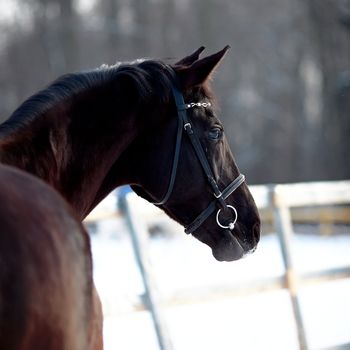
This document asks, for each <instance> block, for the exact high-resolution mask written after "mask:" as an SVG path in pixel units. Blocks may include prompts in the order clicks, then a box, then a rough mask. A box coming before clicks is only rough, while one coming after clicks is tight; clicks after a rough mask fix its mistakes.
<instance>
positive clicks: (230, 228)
mask: <svg viewBox="0 0 350 350" xmlns="http://www.w3.org/2000/svg"><path fill="white" fill-rule="evenodd" d="M227 208H229V209H231V210H232V211H233V213H234V220H233V221H231V222H230V223H229V224H227V225H223V224H222V223H221V222H220V218H219V215H220V212H221V210H222V209H219V210H218V212H217V213H216V223H217V224H218V225H219V226H220V227H221V228H228V229H229V230H231V231H232V230H233V229H234V228H235V224H236V222H237V219H238V214H237V210H236V209H235V208H234V207H233V206H232V205H227Z"/></svg>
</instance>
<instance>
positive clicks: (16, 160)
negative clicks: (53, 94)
mask: <svg viewBox="0 0 350 350" xmlns="http://www.w3.org/2000/svg"><path fill="white" fill-rule="evenodd" d="M107 95H108V93H106V92H105V94H104V96H107ZM84 96H85V98H83V99H82V100H80V101H79V105H80V107H79V106H78V105H76V104H71V103H69V102H68V103H65V104H63V105H62V106H60V108H51V109H50V110H48V111H46V112H44V113H42V114H40V115H38V116H36V118H34V119H33V120H32V121H31V122H30V123H28V124H27V125H26V126H22V127H20V128H14V129H13V130H11V131H8V130H6V132H3V131H1V129H0V162H2V163H5V164H8V165H11V166H14V167H17V168H20V169H22V170H24V171H27V172H29V173H31V174H33V175H35V176H38V177H39V178H41V179H43V180H44V181H46V182H47V183H49V184H50V185H51V186H52V187H54V188H55V189H56V190H58V191H59V192H60V193H61V194H62V195H63V197H64V198H65V199H66V200H67V201H68V202H69V203H70V204H71V205H72V207H73V208H74V209H75V211H76V212H77V214H78V215H79V216H80V218H81V219H83V218H84V217H85V216H86V215H87V214H88V212H89V211H91V209H92V208H93V206H95V205H96V204H97V203H96V196H97V193H98V190H99V188H100V186H101V184H102V182H103V180H104V178H105V177H106V175H107V173H108V171H109V169H110V168H111V167H112V165H113V163H115V162H116V161H117V159H118V157H119V156H120V155H121V154H122V153H123V151H124V150H125V149H126V148H127V147H128V145H129V144H130V143H131V142H132V140H133V139H134V138H135V137H136V136H137V134H138V133H139V131H140V127H139V125H138V123H137V120H138V119H140V118H138V115H137V114H138V113H137V112H136V111H131V112H130V111H129V112H125V111H124V112H123V111H122V112H118V109H117V108H116V107H114V108H113V106H118V101H116V98H115V96H114V99H112V101H113V106H112V105H111V104H108V103H107V104H106V101H101V99H100V98H94V94H93V93H91V94H89V93H86V92H85V94H84ZM129 102H130V101H129ZM103 105H105V108H103V109H101V106H103ZM131 105H134V106H136V105H137V103H136V101H135V103H134V104H131ZM7 129H8V128H7ZM115 185H116V186H117V185H118V184H115Z"/></svg>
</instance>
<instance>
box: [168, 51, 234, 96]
mask: <svg viewBox="0 0 350 350" xmlns="http://www.w3.org/2000/svg"><path fill="white" fill-rule="evenodd" d="M229 48H230V46H228V45H227V46H225V47H224V48H223V49H222V50H221V51H219V52H217V53H215V54H213V55H211V56H207V57H205V58H202V59H200V60H197V61H195V62H194V63H193V64H191V65H190V66H185V67H178V68H177V67H176V66H175V67H174V68H175V71H176V73H177V75H178V77H179V80H180V84H181V87H182V88H183V89H188V88H191V87H194V86H197V85H201V84H203V83H205V82H206V81H207V80H208V79H209V78H210V75H211V74H212V72H213V71H214V69H215V68H216V67H217V66H218V64H219V63H220V61H221V60H222V59H223V57H224V56H225V54H226V52H227V51H228V50H229Z"/></svg>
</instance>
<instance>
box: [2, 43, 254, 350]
mask: <svg viewBox="0 0 350 350" xmlns="http://www.w3.org/2000/svg"><path fill="white" fill-rule="evenodd" d="M227 49H228V48H227V47H226V48H225V49H224V50H222V51H220V52H218V53H216V54H214V55H211V56H208V57H205V58H203V59H199V54H200V53H201V52H202V51H203V48H200V49H199V50H197V51H196V52H194V53H193V54H192V55H190V56H187V57H185V58H184V59H182V60H181V61H179V62H178V63H176V64H174V65H172V66H171V65H168V64H166V63H163V62H161V61H156V60H142V61H136V62H134V63H130V64H118V65H115V66H112V67H102V68H100V69H97V70H93V71H90V72H84V73H78V74H71V75H66V76H63V77H62V78H60V79H58V80H57V81H55V82H54V83H53V84H52V85H50V86H49V87H48V88H46V89H45V90H43V91H41V92H39V93H37V94H35V95H34V96H32V97H31V98H29V99H28V100H27V101H25V102H24V103H23V104H22V105H21V106H20V107H19V108H18V109H17V110H16V111H15V112H14V113H13V115H12V116H11V117H10V118H9V119H8V121H6V122H5V123H4V124H3V125H1V126H0V162H1V163H2V164H3V165H1V166H0V187H1V188H0V348H1V349H2V348H4V349H21V350H22V349H46V350H50V349H99V348H101V347H102V345H101V344H102V340H101V339H102V334H101V325H102V319H101V310H100V305H99V300H98V297H97V294H96V292H95V289H94V286H93V282H92V277H91V275H92V273H91V271H92V270H91V265H92V263H91V252H90V246H89V239H88V236H87V234H86V232H85V231H84V229H83V227H82V226H81V224H80V220H82V219H84V218H85V217H86V215H87V214H88V213H89V212H90V211H91V210H92V209H93V208H94V207H95V206H96V205H97V204H98V203H99V202H100V201H101V200H102V199H103V198H104V197H105V196H106V195H107V194H108V193H110V192H111V191H112V190H113V189H115V188H116V187H118V186H120V185H124V184H131V185H132V186H133V188H134V189H135V191H136V192H137V193H138V194H140V195H141V196H143V197H145V198H146V199H148V200H149V201H151V202H153V203H155V204H156V205H158V206H160V207H161V208H162V209H163V210H164V211H165V212H166V213H167V214H168V215H169V216H171V217H172V218H174V219H175V220H177V221H178V222H180V223H181V224H182V225H184V226H187V230H188V232H190V233H192V235H193V236H195V237H196V238H198V239H199V240H200V241H202V242H204V243H206V244H207V245H209V246H210V247H211V248H212V251H213V254H214V256H215V258H217V259H218V260H236V259H239V258H240V257H242V256H243V255H245V254H246V253H247V252H251V251H253V250H254V249H255V247H256V244H257V242H258V240H259V232H260V222H259V216H258V213H257V209H256V206H255V204H254V201H253V199H252V197H251V195H250V193H249V190H248V188H247V186H246V184H245V183H244V177H243V176H242V175H240V173H239V170H238V168H237V166H236V165H235V162H234V159H233V157H232V154H231V151H230V149H229V147H228V143H227V141H226V139H225V136H224V133H223V127H222V125H221V123H220V121H219V120H218V119H217V117H216V115H215V113H214V110H213V108H212V107H211V103H212V94H211V92H210V90H209V87H208V80H209V77H210V75H211V73H212V71H213V70H214V68H215V67H216V66H217V65H218V63H219V62H220V60H221V59H222V57H223V56H224V54H225V53H226V51H227ZM183 98H184V101H186V103H185V102H184V101H183ZM183 127H184V129H185V131H183ZM182 131H183V132H184V133H185V135H184V136H182V133H183V132H182ZM29 173H30V174H32V175H29ZM33 175H34V176H33ZM38 178H40V179H42V180H44V182H46V184H45V183H44V182H42V181H41V180H39V179H38ZM57 192H58V193H59V194H60V195H59V194H58V193H57ZM233 192H234V193H233ZM217 207H218V208H217ZM215 214H216V215H215ZM193 220H194V222H193Z"/></svg>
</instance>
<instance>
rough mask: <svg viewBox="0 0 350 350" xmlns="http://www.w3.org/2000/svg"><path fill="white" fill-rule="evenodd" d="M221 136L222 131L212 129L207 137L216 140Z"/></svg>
mask: <svg viewBox="0 0 350 350" xmlns="http://www.w3.org/2000/svg"><path fill="white" fill-rule="evenodd" d="M221 136H222V130H221V129H220V128H213V129H211V130H210V131H209V137H210V138H211V139H213V140H218V139H220V138H221Z"/></svg>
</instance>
